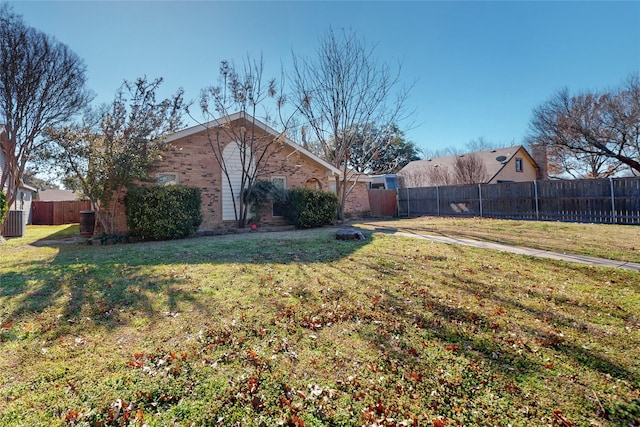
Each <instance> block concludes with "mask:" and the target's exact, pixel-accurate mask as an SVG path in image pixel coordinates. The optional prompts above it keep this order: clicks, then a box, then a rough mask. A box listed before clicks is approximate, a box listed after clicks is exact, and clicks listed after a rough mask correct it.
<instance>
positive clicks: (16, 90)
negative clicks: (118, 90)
mask: <svg viewBox="0 0 640 427" xmlns="http://www.w3.org/2000/svg"><path fill="white" fill-rule="evenodd" d="M85 72H86V67H85V65H84V63H83V61H82V60H81V59H80V58H79V57H78V56H77V55H76V54H75V53H74V52H72V51H71V50H70V49H69V48H68V47H67V46H66V45H65V44H63V43H60V42H59V41H57V40H55V39H54V38H52V37H50V36H48V35H47V34H45V33H43V32H41V31H38V30H37V29H35V28H32V27H29V26H28V25H26V24H25V23H24V21H23V20H22V17H21V16H19V15H16V14H14V13H13V12H12V10H11V9H10V8H9V6H8V5H7V4H6V3H4V4H2V5H0V122H4V123H2V124H3V125H4V131H5V136H6V138H2V139H0V141H2V142H0V149H1V150H2V153H3V154H4V158H5V165H4V167H3V168H2V177H1V178H0V184H1V185H0V187H3V186H6V192H7V201H8V204H9V205H11V204H13V202H14V201H15V198H16V195H17V191H18V186H19V185H20V181H21V178H22V175H23V173H24V170H25V166H26V164H27V162H28V161H29V160H31V157H32V156H33V153H34V151H35V150H37V149H38V148H39V146H40V145H41V144H42V143H43V140H42V139H41V137H42V136H43V134H44V133H45V132H46V131H47V129H49V128H52V127H55V126H59V125H61V124H63V123H65V122H68V121H69V120H70V119H71V118H72V117H73V116H74V115H75V114H77V113H78V112H80V111H82V109H83V108H84V107H86V106H87V105H88V103H89V102H90V100H91V97H92V96H91V95H90V93H89V92H88V91H87V90H86V89H85V83H86V76H85Z"/></svg>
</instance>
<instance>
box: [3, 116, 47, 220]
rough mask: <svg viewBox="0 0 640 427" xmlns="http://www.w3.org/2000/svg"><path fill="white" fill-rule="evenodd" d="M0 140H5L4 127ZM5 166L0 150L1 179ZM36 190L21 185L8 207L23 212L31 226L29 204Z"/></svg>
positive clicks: (4, 189) (5, 187)
mask: <svg viewBox="0 0 640 427" xmlns="http://www.w3.org/2000/svg"><path fill="white" fill-rule="evenodd" d="M0 138H6V135H5V130H4V126H3V125H0ZM4 165H5V158H4V153H3V152H2V150H0V177H2V171H3V169H4ZM0 189H1V190H2V192H4V193H5V194H6V192H7V185H6V183H5V182H3V183H2V186H1V187H0ZM37 191H38V189H37V188H34V187H31V186H30V185H26V184H25V183H21V184H20V187H19V188H18V194H17V195H16V201H15V202H14V203H13V204H12V205H11V206H9V210H19V211H24V219H25V223H26V224H31V202H32V201H33V195H34V193H35V192H37Z"/></svg>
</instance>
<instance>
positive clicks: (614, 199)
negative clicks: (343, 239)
mask: <svg viewBox="0 0 640 427" xmlns="http://www.w3.org/2000/svg"><path fill="white" fill-rule="evenodd" d="M398 214H399V215H400V216H412V217H415V216H422V215H435V216H483V217H490V218H505V219H526V220H543V221H545V220H546V221H571V222H592V223H614V224H640V177H629V178H609V179H583V180H570V181H569V180H568V181H535V182H533V183H531V182H517V183H500V184H481V185H477V184H472V185H453V186H441V187H423V188H407V189H404V190H403V191H399V192H398Z"/></svg>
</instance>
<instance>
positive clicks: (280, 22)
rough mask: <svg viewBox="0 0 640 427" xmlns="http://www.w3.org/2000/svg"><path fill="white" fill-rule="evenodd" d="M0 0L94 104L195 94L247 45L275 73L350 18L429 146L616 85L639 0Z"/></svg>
mask: <svg viewBox="0 0 640 427" xmlns="http://www.w3.org/2000/svg"><path fill="white" fill-rule="evenodd" d="M9 3H10V4H11V5H12V6H13V8H14V11H15V12H17V13H18V14H21V15H23V17H24V20H25V21H26V22H27V23H28V24H29V25H31V26H33V27H36V28H38V29H40V30H42V31H44V32H47V33H49V34H51V35H53V36H55V37H56V38H57V39H58V40H60V41H62V42H64V43H66V44H67V45H69V47H70V48H71V49H72V50H73V51H75V52H76V53H77V54H78V55H79V56H80V57H81V58H83V59H84V61H85V63H86V65H87V68H88V77H89V86H90V88H91V89H92V90H93V91H94V92H96V94H97V99H96V101H97V102H110V101H111V100H112V99H113V96H114V94H115V91H116V89H117V88H118V87H119V86H120V84H121V83H122V80H123V79H129V80H133V79H135V78H136V77H138V76H141V75H146V76H148V77H149V78H155V77H163V78H164V79H165V82H164V84H163V86H164V89H165V90H166V91H167V93H166V94H165V95H168V94H169V93H170V92H174V91H175V90H176V89H177V88H178V87H183V88H184V90H185V96H186V98H187V99H196V98H197V97H198V95H199V93H200V90H201V89H202V88H204V87H207V86H210V85H215V84H216V83H217V76H218V66H219V62H220V61H221V60H223V59H226V60H229V61H234V62H236V63H240V62H241V61H242V59H243V58H244V57H246V56H247V55H249V56H251V57H259V56H260V55H261V54H262V56H263V58H264V61H265V66H266V72H265V74H266V75H267V76H273V77H279V74H280V69H281V67H283V68H284V69H285V70H286V69H288V68H290V64H291V52H292V51H294V52H295V53H296V54H298V55H303V56H310V55H314V53H315V51H316V49H317V46H318V40H319V39H320V38H321V37H322V36H323V34H325V33H326V31H327V30H328V29H329V28H330V27H332V28H333V29H334V30H341V29H342V28H345V29H351V30H353V31H355V32H356V33H357V34H358V35H359V36H361V37H362V38H364V39H365V41H366V42H367V43H369V44H373V43H375V44H377V45H376V48H375V52H376V54H377V56H378V58H379V60H380V61H388V62H392V63H395V62H396V61H400V62H402V64H403V67H402V79H403V81H405V82H406V84H411V83H412V82H413V81H414V80H415V81H416V83H415V85H414V86H413V90H412V91H411V95H410V98H409V100H408V108H409V109H412V110H415V118H414V122H415V124H414V126H413V128H411V129H408V130H407V131H406V135H407V137H408V139H410V140H413V141H414V142H415V143H416V144H417V145H418V146H419V147H420V148H422V149H423V150H428V151H435V150H442V149H445V148H447V147H458V148H463V147H464V145H465V144H466V143H467V142H468V141H470V140H472V139H476V138H478V137H483V138H484V139H486V140H487V141H489V142H492V143H497V144H501V145H504V144H509V143H511V142H513V143H515V144H520V143H522V142H524V138H525V136H526V133H527V127H528V122H529V119H530V117H531V110H532V109H533V108H534V107H536V106H537V105H539V104H540V103H542V102H544V101H545V100H546V99H548V98H549V97H550V96H551V95H552V94H553V93H554V92H555V91H557V90H558V89H560V88H562V87H565V86H566V87H568V88H569V89H570V90H571V91H572V92H579V91H582V90H599V89H606V88H612V87H617V86H619V85H621V84H622V83H623V81H624V80H625V79H626V78H627V77H628V76H629V75H630V74H631V73H635V72H639V71H640V2H638V1H626V2H612V1H603V2H581V1H572V2H538V1H536V2H520V1H499V2H484V1H466V2H462V1H460V2H457V1H452V2H436V1H412V2H383V1H356V2H328V1H322V2H308V1H297V2H294V1H282V2H275V1H261V2H243V1H240V2H218V1H197V2H196V1H180V2H178V1H163V2H153V1H138V2H133V1H126V2H124V1H123V2H115V1H113V2H96V1H68V2H63V1H46V2H38V1H22V2H9ZM404 125H405V126H406V124H404Z"/></svg>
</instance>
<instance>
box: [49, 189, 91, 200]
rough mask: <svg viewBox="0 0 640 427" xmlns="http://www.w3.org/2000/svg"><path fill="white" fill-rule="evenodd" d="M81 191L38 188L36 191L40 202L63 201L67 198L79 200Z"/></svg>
mask: <svg viewBox="0 0 640 427" xmlns="http://www.w3.org/2000/svg"><path fill="white" fill-rule="evenodd" d="M83 198H84V197H82V193H79V192H77V191H75V190H52V189H47V190H40V191H38V200H40V201H41V202H63V201H68V200H71V201H73V200H81V199H83Z"/></svg>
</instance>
